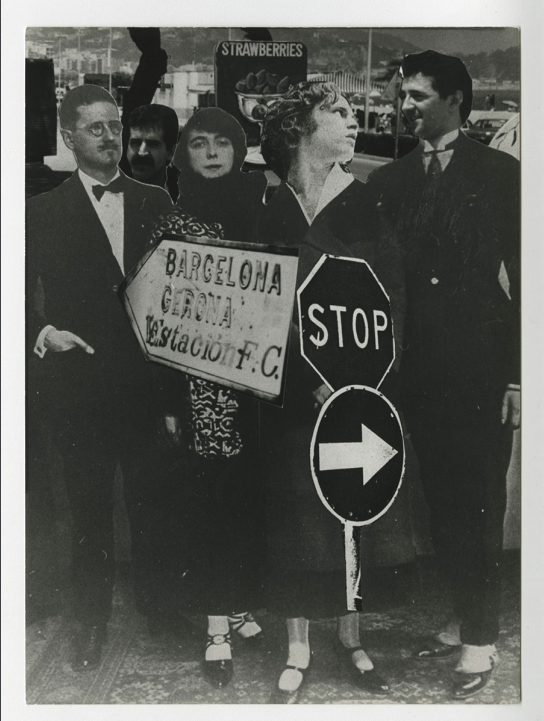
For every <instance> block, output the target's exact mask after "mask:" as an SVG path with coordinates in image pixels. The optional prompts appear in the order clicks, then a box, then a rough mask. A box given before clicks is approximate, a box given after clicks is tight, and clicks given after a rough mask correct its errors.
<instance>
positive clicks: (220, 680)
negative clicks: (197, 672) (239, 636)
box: [204, 633, 234, 688]
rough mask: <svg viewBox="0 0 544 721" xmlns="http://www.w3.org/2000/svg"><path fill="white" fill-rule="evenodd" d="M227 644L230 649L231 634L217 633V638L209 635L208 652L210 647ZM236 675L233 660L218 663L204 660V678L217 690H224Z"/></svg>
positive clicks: (217, 661)
mask: <svg viewBox="0 0 544 721" xmlns="http://www.w3.org/2000/svg"><path fill="white" fill-rule="evenodd" d="M223 643H227V644H228V645H229V647H230V633H217V634H215V636H210V635H209V634H208V640H207V642H206V650H207V649H208V648H209V647H210V646H214V645H215V646H220V645H221V644H223ZM233 673H234V667H233V664H232V659H231V658H228V659H219V660H216V661H208V660H207V659H206V658H205V659H204V678H205V679H206V681H208V683H210V684H211V685H212V686H215V687H216V688H224V687H225V686H228V684H229V683H230V682H231V679H232V676H233Z"/></svg>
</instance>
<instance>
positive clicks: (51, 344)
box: [43, 328, 94, 353]
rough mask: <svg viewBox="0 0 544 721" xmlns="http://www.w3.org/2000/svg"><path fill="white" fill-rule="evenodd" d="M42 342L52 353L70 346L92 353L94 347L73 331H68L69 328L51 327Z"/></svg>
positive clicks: (67, 348)
mask: <svg viewBox="0 0 544 721" xmlns="http://www.w3.org/2000/svg"><path fill="white" fill-rule="evenodd" d="M43 344H44V346H45V347H46V348H47V350H50V351H53V353H63V352H64V351H67V350H72V348H82V349H83V350H84V351H85V353H94V348H91V346H90V345H89V344H88V343H85V341H84V340H82V339H81V338H80V337H79V336H77V335H76V334H75V333H70V331H69V330H57V329H56V328H51V330H50V331H49V332H48V333H47V335H46V336H45V338H44V341H43Z"/></svg>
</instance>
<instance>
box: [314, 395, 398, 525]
mask: <svg viewBox="0 0 544 721" xmlns="http://www.w3.org/2000/svg"><path fill="white" fill-rule="evenodd" d="M310 459H311V466H312V476H313V479H314V483H315V487H316V490H317V492H318V494H319V496H320V498H321V500H322V502H323V503H324V505H325V506H326V507H327V508H328V510H329V511H330V512H331V513H332V514H333V515H335V516H336V517H337V518H339V519H340V520H341V521H344V522H346V523H351V524H353V525H357V526H364V525H367V524H369V523H372V522H373V521H375V520H376V519H378V518H379V517H380V516H382V515H383V514H384V513H385V512H386V511H387V509H388V508H389V507H390V506H391V504H392V503H393V501H394V500H395V497H396V495H397V493H398V491H399V488H400V485H401V482H402V477H403V475H404V461H405V453H404V438H403V433H402V427H401V423H400V419H399V416H398V413H397V411H396V410H395V408H394V407H393V406H392V405H391V403H390V402H389V401H388V400H387V398H386V397H385V396H384V395H383V394H382V393H380V392H379V391H377V390H374V388H369V387H368V386H358V385H353V386H347V387H346V388H342V389H340V390H339V391H337V392H336V393H333V395H332V396H331V397H330V398H329V399H328V400H327V401H326V403H325V404H324V405H323V407H322V409H321V412H320V414H319V418H318V419H317V423H316V426H315V429H314V433H313V437H312V443H311V447H310Z"/></svg>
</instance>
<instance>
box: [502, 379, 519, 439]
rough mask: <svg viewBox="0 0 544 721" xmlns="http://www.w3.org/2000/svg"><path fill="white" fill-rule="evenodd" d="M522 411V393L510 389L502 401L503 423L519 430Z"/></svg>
mask: <svg viewBox="0 0 544 721" xmlns="http://www.w3.org/2000/svg"><path fill="white" fill-rule="evenodd" d="M520 410H521V393H520V392H519V391H518V390H512V389H508V390H507V391H506V393H505V394H504V398H503V401H502V411H501V423H503V424H508V425H509V426H511V427H512V428H514V429H515V428H519V424H520Z"/></svg>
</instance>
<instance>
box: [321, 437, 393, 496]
mask: <svg viewBox="0 0 544 721" xmlns="http://www.w3.org/2000/svg"><path fill="white" fill-rule="evenodd" d="M361 438H362V439H361V442H360V443H359V442H358V443H320V444H319V470H320V471H339V470H344V469H347V468H361V469H362V471H363V485H364V484H365V483H368V482H369V481H370V479H371V478H372V477H373V476H375V475H376V473H377V472H378V471H379V470H380V469H382V468H383V467H384V466H385V464H386V463H388V462H389V461H390V460H391V458H393V456H396V455H397V453H398V451H396V450H395V449H394V448H393V447H392V446H390V445H389V443H386V442H385V441H384V440H382V439H381V438H380V437H379V436H377V435H376V434H375V433H374V431H371V430H370V428H367V427H366V426H365V424H364V423H361Z"/></svg>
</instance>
